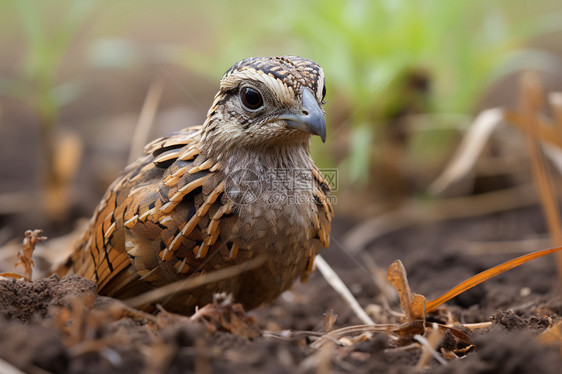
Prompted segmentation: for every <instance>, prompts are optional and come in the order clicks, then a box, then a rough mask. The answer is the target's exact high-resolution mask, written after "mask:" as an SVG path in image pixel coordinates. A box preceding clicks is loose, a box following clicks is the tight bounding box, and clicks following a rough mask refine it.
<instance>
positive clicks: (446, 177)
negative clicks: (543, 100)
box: [429, 108, 503, 195]
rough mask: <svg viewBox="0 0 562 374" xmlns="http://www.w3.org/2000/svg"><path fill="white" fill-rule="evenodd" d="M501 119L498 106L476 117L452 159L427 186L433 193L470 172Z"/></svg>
mask: <svg viewBox="0 0 562 374" xmlns="http://www.w3.org/2000/svg"><path fill="white" fill-rule="evenodd" d="M502 120H503V111H502V109H500V108H494V109H488V110H485V111H483V112H482V113H480V114H479V115H478V117H476V119H475V120H474V123H473V124H472V126H470V128H469V130H468V132H467V134H466V136H465V137H464V138H463V140H462V142H461V144H460V146H459V147H458V149H457V152H456V153H455V155H454V156H453V158H452V160H451V161H450V162H449V163H448V164H447V166H446V167H445V170H444V171H443V172H442V173H441V175H439V177H438V178H437V179H436V180H435V181H434V182H433V183H432V184H431V186H430V187H429V190H430V191H431V192H432V193H433V194H435V195H437V194H439V193H441V192H443V191H444V190H445V189H446V188H447V187H448V186H449V185H451V184H453V183H455V182H456V181H458V180H460V179H461V178H463V177H464V176H466V175H467V174H468V173H469V172H470V170H471V169H472V167H473V166H474V164H475V163H476V160H477V159H478V156H479V155H480V154H481V153H482V150H483V149H484V146H485V145H486V143H487V142H488V140H489V139H490V135H491V134H492V132H493V131H494V129H495V128H496V127H497V125H498V124H500V123H501V121H502Z"/></svg>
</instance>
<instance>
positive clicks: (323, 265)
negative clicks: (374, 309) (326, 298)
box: [314, 255, 375, 325]
mask: <svg viewBox="0 0 562 374" xmlns="http://www.w3.org/2000/svg"><path fill="white" fill-rule="evenodd" d="M314 262H315V264H316V267H317V268H318V270H320V273H322V276H324V279H326V281H327V282H328V283H329V284H330V286H332V288H333V289H334V290H335V291H336V292H337V293H338V294H340V296H341V297H343V299H344V300H345V301H346V302H347V303H348V304H349V306H350V307H351V310H353V312H354V313H355V315H356V316H357V317H358V318H359V319H360V320H361V322H363V323H365V324H367V325H374V324H375V322H374V321H373V320H372V319H371V317H369V316H368V315H367V313H365V311H364V310H363V308H362V307H361V305H359V303H358V302H357V300H356V299H355V297H354V296H353V294H352V293H351V291H350V290H349V288H347V286H346V285H345V283H343V281H342V280H341V278H340V277H339V276H338V275H337V274H336V272H335V271H334V269H332V267H331V266H330V265H328V263H327V262H326V261H325V260H324V259H323V258H322V257H321V256H319V255H318V256H316V259H315V261H314Z"/></svg>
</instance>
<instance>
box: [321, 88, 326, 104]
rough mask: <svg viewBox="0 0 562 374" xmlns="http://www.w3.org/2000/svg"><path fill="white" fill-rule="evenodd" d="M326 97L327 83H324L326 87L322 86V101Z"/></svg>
mask: <svg viewBox="0 0 562 374" xmlns="http://www.w3.org/2000/svg"><path fill="white" fill-rule="evenodd" d="M325 97H326V85H324V87H322V101H324V98H325Z"/></svg>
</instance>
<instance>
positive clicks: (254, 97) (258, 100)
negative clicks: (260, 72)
mask: <svg viewBox="0 0 562 374" xmlns="http://www.w3.org/2000/svg"><path fill="white" fill-rule="evenodd" d="M240 96H241V99H242V104H244V106H245V107H246V108H248V109H250V110H257V109H259V108H261V107H262V106H263V97H262V96H261V94H260V93H259V92H258V91H256V90H255V89H253V88H251V87H244V88H243V89H242V91H241V92H240Z"/></svg>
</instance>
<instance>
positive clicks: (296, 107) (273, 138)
mask: <svg viewBox="0 0 562 374" xmlns="http://www.w3.org/2000/svg"><path fill="white" fill-rule="evenodd" d="M324 94H325V87H324V73H323V71H322V69H321V68H320V67H319V66H318V65H317V64H316V63H314V62H313V61H310V60H307V59H304V58H301V57H296V56H284V57H265V58H248V59H245V60H242V61H240V62H238V63H236V64H235V65H234V66H232V67H231V68H230V69H229V70H228V71H227V72H226V73H225V74H224V76H223V78H222V79H221V82H220V90H219V92H218V93H217V95H216V96H215V100H214V103H213V105H212V106H211V109H210V110H209V112H208V116H207V120H206V121H205V123H204V124H203V126H200V127H190V128H186V129H184V130H182V131H180V132H178V133H175V134H172V135H170V136H167V137H164V138H161V139H158V140H156V141H154V142H152V143H151V144H149V145H148V146H147V147H146V148H145V151H144V155H143V156H142V157H141V158H139V159H138V160H137V161H135V162H134V163H132V164H131V165H129V166H128V167H127V168H126V170H125V171H124V173H123V174H122V175H121V176H120V177H119V178H118V179H117V180H116V181H115V182H114V183H113V184H112V185H111V186H110V187H109V189H108V191H107V193H106V194H105V196H104V198H103V200H102V201H101V203H100V204H99V206H98V208H97V209H96V212H95V214H94V216H93V218H92V221H91V223H90V226H89V228H88V230H87V232H86V233H85V234H84V236H83V238H82V240H81V241H80V243H79V244H78V246H77V248H76V250H75V251H74V252H73V254H72V255H71V257H70V258H69V259H68V260H67V262H66V263H65V264H64V265H63V266H62V267H60V268H59V270H58V273H59V274H66V273H77V274H79V275H82V276H84V277H86V278H89V279H92V280H94V281H96V282H97V284H98V292H99V293H101V294H104V295H109V296H113V297H118V298H127V297H131V296H134V295H137V294H140V293H142V292H145V291H147V290H150V289H153V288H155V287H160V286H163V285H165V284H168V283H171V282H174V281H177V280H179V279H182V278H186V277H193V276H197V275H199V274H201V273H202V272H211V271H214V270H218V269H221V268H225V267H228V266H233V265H236V264H239V263H242V262H244V261H247V260H248V259H251V258H254V257H256V256H258V255H263V256H264V258H265V262H264V263H263V265H261V266H260V267H258V268H257V269H254V270H250V271H247V272H244V273H242V274H240V275H238V276H236V277H234V278H230V279H226V280H223V281H220V282H218V283H214V284H212V285H210V286H207V287H201V288H200V289H196V290H194V291H190V292H187V293H181V294H175V295H174V296H172V297H170V298H168V299H167V300H162V301H161V304H162V305H163V306H164V307H165V308H166V309H168V310H170V311H175V312H179V313H184V314H185V313H189V312H191V311H192V310H193V308H194V307H195V306H197V305H204V304H206V303H208V302H210V301H211V300H212V295H213V293H214V292H231V293H232V294H233V295H234V298H235V300H237V301H239V302H241V303H243V304H244V306H245V307H247V308H253V307H256V306H258V305H260V304H261V303H263V302H267V301H271V300H273V299H274V298H275V297H277V296H278V295H279V294H280V293H281V292H282V291H284V290H286V289H287V288H289V287H290V286H291V284H292V282H293V281H294V279H295V278H297V277H299V276H301V277H303V276H306V275H307V274H308V273H309V272H310V270H311V269H312V263H313V260H314V257H315V255H316V254H317V253H318V252H319V251H320V249H321V247H327V246H328V243H329V234H330V221H331V219H332V216H333V210H332V206H331V205H330V202H329V200H328V193H329V187H328V185H327V183H326V181H325V180H324V178H323V177H322V175H321V173H320V171H319V170H318V168H317V167H316V165H315V164H314V161H313V160H312V158H311V157H310V154H309V143H310V136H311V134H316V135H319V136H320V137H321V138H322V140H325V136H326V132H325V131H326V128H325V122H324V112H323V110H322V102H323V99H324Z"/></svg>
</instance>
